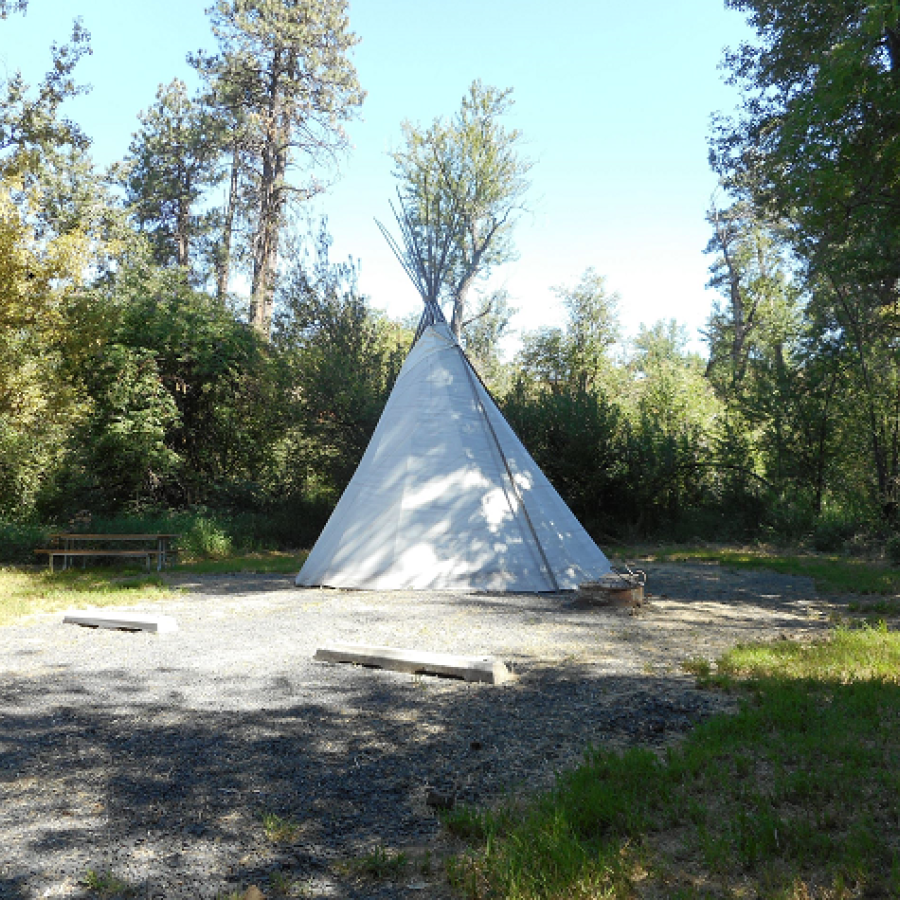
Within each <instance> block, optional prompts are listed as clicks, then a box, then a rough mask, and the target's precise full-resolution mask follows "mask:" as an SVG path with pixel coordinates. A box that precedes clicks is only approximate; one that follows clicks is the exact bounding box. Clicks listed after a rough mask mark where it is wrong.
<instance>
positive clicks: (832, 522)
mask: <svg viewBox="0 0 900 900" xmlns="http://www.w3.org/2000/svg"><path fill="white" fill-rule="evenodd" d="M859 528H860V523H859V521H858V520H856V519H854V518H850V517H848V516H845V515H843V514H841V513H839V512H835V513H825V514H823V515H822V516H820V518H819V521H818V522H816V526H815V530H814V531H813V539H812V543H813V547H814V548H815V549H816V550H820V551H822V552H823V553H834V552H836V551H839V550H843V549H844V547H845V545H846V543H847V542H848V541H849V540H850V539H851V538H852V537H853V536H854V535H855V534H856V532H857V531H859Z"/></svg>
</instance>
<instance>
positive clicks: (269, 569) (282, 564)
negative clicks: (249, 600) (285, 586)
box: [176, 550, 309, 575]
mask: <svg viewBox="0 0 900 900" xmlns="http://www.w3.org/2000/svg"><path fill="white" fill-rule="evenodd" d="M308 555H309V554H308V552H307V551H298V552H294V553H288V552H281V551H277V550H270V551H265V552H262V551H261V552H259V553H245V554H242V555H238V556H228V557H225V558H224V559H202V560H197V561H196V562H187V563H184V564H183V565H179V566H178V568H177V570H176V571H178V572H188V573H190V574H193V575H241V574H246V575H296V574H297V573H298V572H299V571H300V567H301V566H302V565H303V563H304V561H305V560H306V557H307V556H308Z"/></svg>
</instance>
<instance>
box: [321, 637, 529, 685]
mask: <svg viewBox="0 0 900 900" xmlns="http://www.w3.org/2000/svg"><path fill="white" fill-rule="evenodd" d="M315 658H316V659H318V660H322V661H324V662H338V663H356V664H357V665H360V666H374V667H375V668H378V669H391V670H393V671H394V672H409V673H410V674H413V675H419V674H422V675H444V676H446V677H448V678H462V679H463V680H464V681H486V682H488V683H489V684H502V683H503V682H504V681H509V680H510V679H511V678H512V675H511V674H510V671H509V669H507V668H506V666H505V665H504V664H503V663H502V662H500V660H497V659H494V658H493V657H491V656H480V657H471V656H453V655H451V654H448V653H427V652H425V651H422V650H401V649H399V648H397V647H372V646H368V645H366V644H331V645H330V646H328V647H320V648H319V649H318V650H316V656H315Z"/></svg>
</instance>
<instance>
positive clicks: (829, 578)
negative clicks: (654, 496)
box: [618, 547, 900, 594]
mask: <svg viewBox="0 0 900 900" xmlns="http://www.w3.org/2000/svg"><path fill="white" fill-rule="evenodd" d="M618 556H619V557H621V558H623V559H624V558H627V559H630V560H637V559H641V560H646V561H650V562H655V561H658V562H709V563H719V565H722V566H727V567H728V568H730V569H753V570H765V571H769V572H778V573H779V574H781V575H805V576H807V577H809V578H812V579H814V581H815V583H816V588H817V590H820V591H830V592H836V593H852V594H900V569H894V568H890V567H888V566H886V565H883V564H881V563H877V562H873V561H871V560H863V559H850V558H848V557H844V556H837V555H826V554H812V553H810V554H799V555H798V554H782V553H778V552H776V551H773V550H766V549H756V548H752V549H737V548H732V547H712V548H711V547H658V548H653V549H648V548H632V549H631V551H630V552H628V553H624V552H620V553H619V554H618Z"/></svg>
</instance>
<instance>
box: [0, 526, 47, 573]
mask: <svg viewBox="0 0 900 900" xmlns="http://www.w3.org/2000/svg"><path fill="white" fill-rule="evenodd" d="M52 530H53V529H52V527H50V526H46V525H35V524H22V523H19V522H3V521H0V562H3V563H35V562H39V560H38V558H37V557H36V556H35V555H34V550H35V548H36V547H46V546H47V541H48V540H49V539H50V532H51V531H52Z"/></svg>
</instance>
